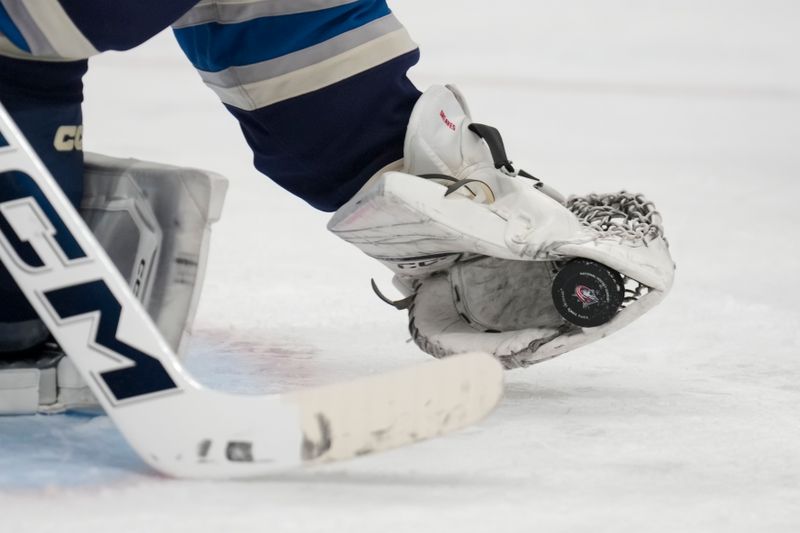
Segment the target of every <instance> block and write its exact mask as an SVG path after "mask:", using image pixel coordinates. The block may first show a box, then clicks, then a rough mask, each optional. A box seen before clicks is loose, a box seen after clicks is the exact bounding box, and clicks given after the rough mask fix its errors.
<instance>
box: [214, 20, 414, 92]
mask: <svg viewBox="0 0 800 533" xmlns="http://www.w3.org/2000/svg"><path fill="white" fill-rule="evenodd" d="M402 28H403V26H402V24H400V21H399V20H397V18H396V17H395V16H394V15H387V16H385V17H382V18H380V19H378V20H375V21H373V22H370V23H369V24H365V25H364V26H361V27H359V28H356V29H354V30H350V31H348V32H346V33H343V34H341V35H338V36H336V37H334V38H333V39H329V40H327V41H325V42H322V43H320V44H318V45H315V46H311V47H309V48H305V49H303V50H298V51H297V52H294V53H291V54H287V55H285V56H282V57H278V58H275V59H271V60H269V61H263V62H261V63H255V64H253V65H244V66H239V67H231V68H229V69H225V70H222V71H220V72H204V71H200V75H201V76H202V78H203V81H205V82H206V83H208V84H210V85H214V86H216V87H227V88H230V87H235V86H237V85H245V84H251V83H257V82H260V81H264V80H268V79H271V78H277V77H278V76H282V75H284V74H289V73H290V72H294V71H296V70H300V69H303V68H306V67H310V66H312V65H315V64H317V63H322V62H323V61H325V60H328V59H331V58H332V57H335V56H337V55H339V54H343V53H345V52H347V51H349V50H352V49H353V48H356V47H358V46H361V45H363V44H366V43H368V42H369V41H372V40H375V39H377V38H379V37H383V36H384V35H388V34H389V33H392V32H395V31H397V30H400V29H402Z"/></svg>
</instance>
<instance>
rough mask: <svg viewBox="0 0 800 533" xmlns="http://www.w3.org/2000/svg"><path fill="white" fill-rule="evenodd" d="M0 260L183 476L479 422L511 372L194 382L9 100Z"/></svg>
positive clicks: (451, 368) (115, 416)
mask: <svg viewBox="0 0 800 533" xmlns="http://www.w3.org/2000/svg"><path fill="white" fill-rule="evenodd" d="M0 260H2V263H3V264H4V265H5V266H6V268H7V269H8V270H9V272H10V273H11V275H12V276H13V278H14V280H15V281H16V282H17V284H18V285H19V286H20V287H21V289H22V291H23V292H24V294H25V296H26V297H27V299H28V300H29V301H30V303H31V305H32V306H33V307H34V309H35V310H36V312H37V313H38V314H39V316H40V317H41V318H42V320H43V321H44V322H45V324H46V325H47V327H48V328H49V329H50V331H51V333H52V334H53V336H54V337H55V338H56V340H57V341H58V343H59V344H60V345H61V347H62V349H63V350H64V351H65V352H66V353H67V355H68V356H69V357H70V359H71V360H72V361H73V363H74V364H75V366H76V367H77V368H78V370H79V372H80V373H81V375H82V376H83V378H84V379H85V380H86V382H87V383H88V385H89V387H90V388H91V390H92V392H93V393H94V394H95V396H96V397H97V400H98V401H99V403H100V404H101V406H102V407H103V409H104V410H105V412H106V413H107V414H108V416H109V417H110V418H111V419H112V420H113V421H114V423H115V425H116V426H117V428H118V429H119V430H120V431H121V432H122V434H123V435H124V436H125V438H126V439H127V441H128V442H129V443H130V445H131V446H132V447H133V449H134V450H135V451H136V452H137V453H138V454H139V455H140V456H141V457H142V459H144V460H145V461H146V462H147V463H148V464H150V465H151V466H152V467H153V468H155V469H156V470H158V471H160V472H162V473H165V474H167V475H171V476H175V477H189V478H241V477H258V476H263V475H265V474H268V473H270V472H274V471H279V470H284V469H288V468H292V467H295V466H298V465H301V464H313V463H319V462H327V461H334V460H340V459H348V458H351V457H355V456H358V455H363V454H367V453H372V452H377V451H381V450H386V449H391V448H396V447H399V446H403V445H406V444H410V443H413V442H416V441H420V440H424V439H428V438H431V437H435V436H437V435H442V434H445V433H448V432H451V431H453V430H456V429H459V428H462V427H464V426H467V425H469V424H472V423H474V422H476V421H478V420H480V419H482V418H483V417H484V416H485V415H486V414H488V413H489V412H490V411H491V410H492V409H493V408H494V406H495V405H496V404H497V402H498V400H499V398H500V396H501V394H502V381H503V378H502V369H501V367H500V365H499V363H498V362H497V361H495V360H494V358H492V357H491V356H489V355H486V354H467V355H462V356H456V357H453V358H450V359H448V360H444V361H438V362H431V363H425V364H422V365H419V366H414V367H411V368H408V369H403V370H399V371H395V372H391V373H387V374H384V375H378V376H373V377H367V378H362V379H359V380H355V381H352V382H347V383H340V384H333V385H329V386H324V387H319V388H315V389H308V390H301V391H297V392H291V393H286V394H278V395H268V396H239V395H233V394H226V393H221V392H217V391H213V390H209V389H205V388H203V387H201V386H200V385H199V384H197V383H196V382H195V381H194V380H193V379H192V378H191V376H189V375H188V374H187V372H186V370H185V369H184V368H183V367H182V366H181V364H180V362H179V360H178V359H177V358H176V356H175V355H174V354H173V353H172V351H171V349H170V348H169V346H168V345H167V343H166V342H165V340H164V339H163V338H162V336H161V334H160V333H159V331H158V329H157V328H156V326H155V324H154V323H153V321H152V320H151V319H150V317H149V316H148V315H147V313H146V311H145V310H144V308H143V307H142V306H141V304H140V303H139V301H138V300H137V299H136V297H135V296H134V295H133V293H132V292H131V290H130V289H129V288H128V286H127V284H126V283H125V281H124V280H123V278H122V277H121V275H120V274H119V273H118V272H117V270H116V268H115V267H114V266H113V264H112V263H111V260H110V259H109V258H108V256H107V255H106V253H105V252H104V250H103V249H102V247H101V246H100V245H99V243H98V242H97V241H96V240H95V238H94V236H93V235H92V234H91V232H90V230H89V229H88V227H87V226H86V225H85V224H84V222H83V220H82V219H81V218H80V215H79V214H78V213H77V211H76V210H75V209H74V208H73V206H72V205H71V204H70V203H69V200H68V199H67V198H66V196H65V195H64V193H63V192H62V191H61V189H60V188H59V187H58V185H57V184H56V182H55V180H54V179H53V177H52V176H51V175H50V173H49V172H48V171H47V169H46V168H45V166H44V165H43V164H42V162H41V161H40V160H39V158H38V156H37V155H36V154H35V152H34V151H33V149H32V148H31V146H30V145H29V144H28V142H27V140H26V139H25V138H24V136H23V135H22V133H21V132H20V131H19V130H18V129H17V127H16V125H15V124H14V123H13V121H12V120H11V118H10V116H9V115H8V113H7V112H6V110H5V109H4V108H3V107H2V105H0Z"/></svg>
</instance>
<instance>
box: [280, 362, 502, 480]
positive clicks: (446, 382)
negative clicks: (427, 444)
mask: <svg viewBox="0 0 800 533" xmlns="http://www.w3.org/2000/svg"><path fill="white" fill-rule="evenodd" d="M502 393H503V368H502V366H501V365H500V363H499V362H498V361H497V360H496V359H495V358H494V357H492V356H490V355H488V354H484V353H469V354H462V355H456V356H452V357H448V358H446V359H443V360H441V361H436V362H432V363H427V364H423V365H417V366H415V367H411V368H407V369H401V370H397V371H394V372H389V373H387V374H383V375H378V376H371V377H368V378H362V379H358V380H355V381H351V382H348V383H341V384H334V385H329V386H325V387H319V388H316V389H309V390H303V391H298V392H295V393H291V394H287V395H284V398H285V399H286V401H288V402H290V403H292V404H294V405H295V406H297V407H298V408H299V410H300V413H301V420H302V422H301V424H302V430H303V435H304V444H303V461H304V462H305V463H306V464H308V463H322V462H331V461H339V460H345V459H350V458H353V457H357V456H361V455H366V454H371V453H376V452H380V451H384V450H389V449H392V448H398V447H401V446H406V445H409V444H413V443H415V442H419V441H423V440H427V439H431V438H434V437H437V436H440V435H444V434H447V433H450V432H453V431H456V430H459V429H461V428H464V427H466V426H469V425H471V424H474V423H476V422H479V421H480V420H482V419H483V418H484V417H485V416H486V415H488V414H489V413H490V412H491V411H492V410H493V409H494V408H495V406H496V405H497V403H498V402H499V400H500V397H501V396H502Z"/></svg>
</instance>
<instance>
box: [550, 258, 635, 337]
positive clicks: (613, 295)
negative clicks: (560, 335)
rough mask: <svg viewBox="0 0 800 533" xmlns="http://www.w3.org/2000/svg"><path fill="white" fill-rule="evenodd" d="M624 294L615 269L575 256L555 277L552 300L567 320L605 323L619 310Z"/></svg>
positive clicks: (581, 323)
mask: <svg viewBox="0 0 800 533" xmlns="http://www.w3.org/2000/svg"><path fill="white" fill-rule="evenodd" d="M624 294H625V285H624V283H623V281H622V276H621V275H620V274H619V272H617V271H616V270H612V269H610V268H608V267H607V266H605V265H601V264H600V263H598V262H596V261H590V260H588V259H573V260H572V261H570V262H569V263H567V264H566V265H564V267H563V268H562V269H561V270H559V272H558V274H556V276H555V278H553V303H554V304H555V306H556V309H557V310H558V312H559V313H560V314H561V316H562V317H564V319H565V320H567V321H568V322H570V323H572V324H575V325H576V326H580V327H582V328H595V327H597V326H602V325H603V324H605V323H606V322H608V321H609V320H611V319H612V318H614V316H615V315H616V314H617V312H619V309H620V306H621V305H622V300H623V297H624Z"/></svg>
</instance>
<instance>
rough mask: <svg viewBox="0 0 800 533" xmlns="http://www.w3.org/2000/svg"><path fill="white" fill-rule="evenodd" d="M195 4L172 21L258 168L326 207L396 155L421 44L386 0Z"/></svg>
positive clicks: (412, 99) (399, 154)
mask: <svg viewBox="0 0 800 533" xmlns="http://www.w3.org/2000/svg"><path fill="white" fill-rule="evenodd" d="M216 7H217V9H213V10H212V9H209V6H204V5H203V4H200V5H198V6H197V7H196V8H194V9H192V10H191V11H189V12H188V13H187V14H186V15H185V16H184V17H183V18H181V19H180V20H179V21H178V22H177V23H176V24H175V25H174V28H175V34H176V37H177V39H178V41H179V43H180V45H181V47H182V48H183V50H184V52H185V53H186V54H187V56H188V57H189V58H190V59H191V61H192V63H193V64H194V65H195V67H196V68H197V69H198V71H199V72H200V75H201V76H202V78H203V80H204V81H205V82H206V83H207V84H208V86H209V87H210V88H211V89H213V90H214V91H215V92H216V93H217V95H218V96H219V97H220V99H221V100H222V101H223V103H224V104H225V105H226V107H227V108H228V109H229V110H230V112H231V113H233V115H234V116H235V117H236V118H237V119H238V120H239V122H240V123H241V126H242V130H243V132H244V135H245V138H246V139H247V142H248V143H249V144H250V146H251V147H252V149H253V152H254V156H255V166H256V167H257V168H258V169H259V170H260V171H262V172H263V173H264V174H266V175H267V176H269V177H270V178H271V179H272V180H274V181H275V182H277V183H278V184H279V185H281V186H282V187H284V188H286V189H287V190H289V191H290V192H292V193H294V194H295V195H297V196H299V197H301V198H303V199H304V200H306V201H307V202H308V203H310V204H311V205H313V206H314V207H316V208H318V209H322V210H326V211H333V210H335V209H337V208H338V207H339V206H340V205H342V204H343V203H344V202H346V201H347V200H348V199H349V198H350V197H351V196H352V195H353V194H355V192H356V191H358V190H359V189H360V188H361V187H362V186H363V184H364V183H365V182H366V181H367V180H368V179H369V178H370V177H372V176H373V175H374V174H375V173H377V172H378V171H380V170H381V169H382V168H384V167H386V166H387V165H389V164H391V163H394V162H396V161H398V160H400V159H401V158H402V157H403V140H404V137H405V132H406V127H407V125H408V119H409V117H410V116H411V111H412V109H413V107H414V104H415V103H416V101H417V99H418V98H419V95H420V93H419V91H418V90H417V89H416V88H415V87H414V86H413V84H412V83H411V82H410V81H409V80H408V78H407V76H406V72H407V71H408V69H409V68H410V67H411V66H413V65H414V64H415V63H416V62H417V60H418V58H419V52H418V50H417V46H416V44H415V43H414V42H413V41H412V40H411V38H410V37H409V35H408V33H407V32H406V30H405V29H404V27H403V26H402V24H401V23H400V22H399V21H398V20H397V19H396V18H395V17H394V15H393V14H392V13H391V11H390V10H389V8H388V7H387V5H386V2H385V1H383V0H357V1H342V0H315V1H307V0H304V1H294V2H287V1H274V0H265V1H262V2H253V1H251V2H247V3H235V2H226V1H221V2H217V6H216Z"/></svg>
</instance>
